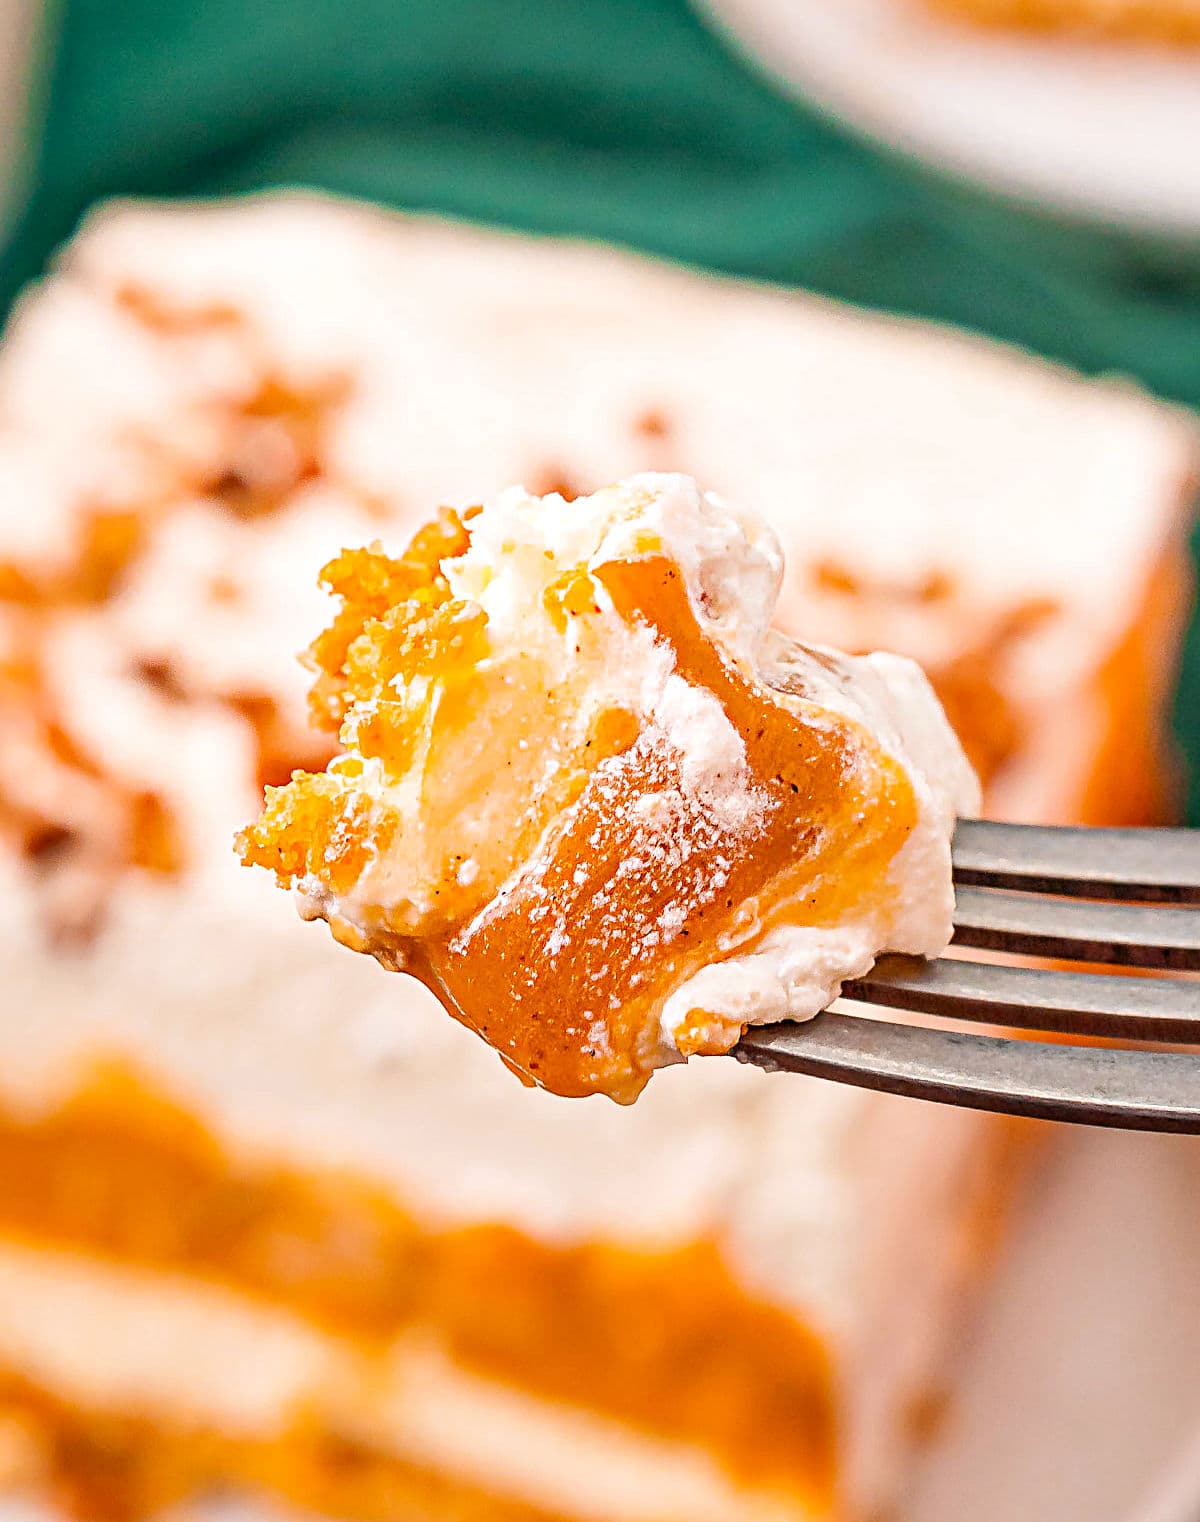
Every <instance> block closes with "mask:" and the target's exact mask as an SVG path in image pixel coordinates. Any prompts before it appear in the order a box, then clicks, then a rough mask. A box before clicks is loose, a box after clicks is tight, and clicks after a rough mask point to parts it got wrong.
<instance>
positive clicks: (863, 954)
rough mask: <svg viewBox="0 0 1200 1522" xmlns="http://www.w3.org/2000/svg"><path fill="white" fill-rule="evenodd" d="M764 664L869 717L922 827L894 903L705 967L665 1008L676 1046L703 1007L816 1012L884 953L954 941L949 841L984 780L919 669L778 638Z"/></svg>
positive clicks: (787, 928) (929, 952)
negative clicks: (903, 776)
mask: <svg viewBox="0 0 1200 1522" xmlns="http://www.w3.org/2000/svg"><path fill="white" fill-rule="evenodd" d="M814 656H816V657H824V659H821V658H814ZM759 662H760V670H761V671H762V672H763V674H764V675H768V676H769V674H770V672H771V670H772V668H774V669H775V670H776V671H777V672H790V673H798V674H800V675H801V676H802V677H803V680H804V683H805V686H806V688H808V690H810V691H811V692H812V693H813V695H814V700H815V701H816V702H817V703H819V704H821V705H822V706H824V707H827V708H828V709H830V710H831V711H833V712H835V713H840V714H842V715H843V716H844V717H846V718H850V719H853V720H854V721H855V722H857V723H859V724H861V725H862V726H863V728H865V729H867V730H868V731H869V732H870V733H871V734H872V735H873V736H874V737H875V739H876V740H877V741H878V743H879V744H880V746H881V747H882V748H883V749H884V750H885V751H886V752H887V753H889V754H890V755H891V756H893V757H894V758H895V759H896V760H897V761H899V762H900V763H901V765H902V766H903V767H904V770H905V772H906V773H907V775H908V777H909V780H910V781H911V783H912V786H913V791H914V793H915V795H916V801H917V824H916V827H915V829H914V830H913V831H912V833H911V834H910V835H909V837H908V839H907V840H906V841H905V843H904V845H903V847H902V848H901V849H900V851H899V852H898V854H897V856H896V858H895V860H894V862H893V863H892V866H891V870H890V872H889V876H888V885H889V888H890V889H891V890H893V891H891V892H889V894H888V896H887V899H886V902H880V901H879V900H874V901H872V902H869V903H866V904H864V905H862V906H861V909H860V911H859V912H858V913H857V914H856V915H854V916H851V917H846V918H843V919H841V920H839V921H838V923H837V924H836V925H800V924H781V925H778V926H776V927H774V928H773V929H771V930H769V931H768V932H767V934H766V935H765V936H764V937H763V938H762V939H761V940H760V941H758V942H757V944H756V945H755V946H754V947H753V949H752V950H750V951H748V952H745V953H739V954H737V955H734V956H731V957H728V958H726V959H725V960H724V961H721V962H714V963H711V964H710V965H709V966H708V967H704V968H702V969H701V970H700V971H699V972H698V973H696V974H695V975H694V976H693V977H691V978H689V979H688V981H687V982H686V983H684V984H683V985H682V986H681V987H679V988H677V989H676V990H675V992H674V993H673V994H672V995H671V996H670V998H669V999H668V1000H667V1002H666V1004H665V1005H664V1007H663V1011H662V1020H661V1023H662V1028H663V1033H664V1039H665V1040H666V1041H667V1042H670V1041H671V1040H672V1037H673V1034H674V1032H675V1031H677V1030H678V1029H679V1027H680V1026H681V1025H682V1024H683V1023H684V1022H685V1021H686V1020H687V1018H688V1015H689V1012H690V1011H692V1010H695V1009H703V1010H706V1011H709V1012H711V1013H713V1014H715V1015H718V1016H723V1017H724V1018H725V1019H726V1020H727V1021H728V1023H729V1025H730V1027H731V1028H733V1027H741V1026H746V1025H770V1024H773V1023H774V1022H776V1021H779V1020H803V1019H810V1018H811V1017H812V1016H814V1015H816V1014H818V1013H819V1012H820V1011H821V1010H823V1009H826V1008H828V1006H829V1005H830V1004H832V1003H833V1001H834V999H836V998H837V996H838V994H839V992H840V991H841V986H842V984H843V983H844V982H846V981H847V979H850V978H857V977H861V976H862V975H863V973H865V972H867V971H868V969H869V968H870V967H871V966H872V964H873V963H874V961H875V959H876V957H878V956H880V955H882V954H883V953H884V952H906V953H909V954H912V955H914V956H927V957H934V956H937V955H938V954H939V953H940V952H941V951H943V950H944V949H945V947H946V946H947V944H948V943H949V941H950V936H951V931H952V921H953V915H954V887H953V882H952V879H951V871H950V840H951V837H952V835H953V833H954V824H955V820H956V819H957V818H959V817H960V816H963V817H966V816H971V815H974V814H977V813H978V811H979V807H980V795H979V782H978V779H977V778H976V776H975V774H974V773H973V772H972V770H971V768H970V766H969V764H968V763H967V760H966V757H965V756H964V755H963V752H962V747H961V745H960V744H959V743H958V740H957V738H956V737H955V735H954V732H953V731H952V730H951V728H950V725H949V724H948V723H947V721H946V716H945V714H944V713H943V712H942V708H941V704H940V703H939V702H938V700H937V698H936V696H935V695H934V693H933V690H932V688H931V687H930V686H929V683H928V681H927V680H926V678H925V676H924V674H923V673H922V672H921V670H920V668H919V667H918V666H917V665H916V664H915V663H914V662H912V661H909V660H905V659H904V658H903V657H902V656H897V655H888V654H884V653H876V654H873V655H866V656H857V657H853V656H843V655H838V654H837V653H836V652H834V651H826V650H806V649H804V648H803V647H801V646H799V645H797V644H795V643H794V642H793V641H791V640H789V639H787V637H786V636H783V635H778V634H772V636H771V638H770V640H769V641H768V642H767V644H766V647H765V648H764V649H762V650H761V651H760V653H759ZM834 666H836V669H832V668H833V667H834Z"/></svg>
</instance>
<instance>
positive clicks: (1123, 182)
mask: <svg viewBox="0 0 1200 1522" xmlns="http://www.w3.org/2000/svg"><path fill="white" fill-rule="evenodd" d="M701 6H702V9H706V10H707V11H708V13H709V14H710V15H711V16H712V17H713V18H714V19H715V20H716V21H717V22H718V23H719V24H720V25H722V26H723V27H724V28H726V29H727V30H728V31H729V32H730V33H731V34H732V35H733V37H734V38H735V39H737V40H739V41H740V42H741V43H742V44H743V45H744V46H745V47H746V48H747V49H748V50H749V51H750V52H751V53H752V54H753V55H755V56H756V57H757V58H758V60H759V61H760V62H761V63H762V64H764V65H765V66H766V67H768V68H769V69H771V70H772V71H773V72H775V73H777V74H779V75H780V76H782V77H783V78H785V79H786V80H788V81H789V82H790V83H791V84H793V85H794V86H795V87H796V88H797V89H798V90H799V91H801V92H802V93H803V94H804V95H805V96H806V97H807V98H808V99H809V100H811V101H813V102H814V103H815V104H817V105H819V106H821V107H822V108H824V109H825V110H827V111H829V112H831V113H832V114H834V115H836V116H838V117H841V118H842V119H844V120H845V121H846V122H847V123H848V124H850V125H851V126H853V127H855V128H856V129H858V130H859V131H860V132H863V133H866V134H867V135H869V136H870V137H873V138H875V139H876V140H878V141H879V142H880V143H883V144H885V145H886V146H888V147H890V148H894V149H898V150H900V151H901V152H904V153H907V154H911V155H913V156H915V157H917V158H920V159H924V160H926V161H928V162H929V163H931V164H934V165H936V166H938V167H940V168H942V169H944V170H948V171H950V172H951V173H952V174H955V175H957V176H960V177H963V178H966V179H970V180H975V181H978V182H980V183H982V184H984V185H986V186H988V187H989V188H990V189H993V190H996V191H999V192H1001V193H1003V194H1005V195H1009V196H1015V197H1018V198H1020V199H1022V200H1025V201H1031V202H1036V203H1038V204H1040V205H1043V206H1045V207H1047V208H1049V209H1052V210H1056V211H1061V212H1066V213H1068V214H1070V215H1073V216H1082V217H1086V218H1088V219H1090V220H1096V221H1102V222H1106V223H1113V224H1125V225H1127V226H1132V227H1134V228H1137V229H1138V230H1141V231H1153V232H1157V233H1163V234H1167V235H1170V236H1176V237H1177V236H1181V235H1182V236H1196V235H1200V154H1198V152H1197V147H1196V145H1197V144H1198V143H1200V54H1197V53H1194V52H1193V53H1188V52H1186V51H1179V52H1170V51H1166V50H1158V49H1153V48H1138V47H1130V46H1124V47H1122V46H1119V45H1104V44H1096V43H1075V42H1066V41H1061V40H1053V39H1046V38H1037V37H1031V38H1023V37H1009V36H1005V35H1001V34H996V33H990V32H982V31H979V32H976V31H973V30H971V29H970V28H969V27H966V26H962V27H959V26H955V25H952V24H949V23H947V22H946V21H944V20H938V19H937V18H935V17H931V16H927V15H925V14H924V13H923V12H922V8H921V3H920V0H836V3H833V4H831V3H830V0H701Z"/></svg>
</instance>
